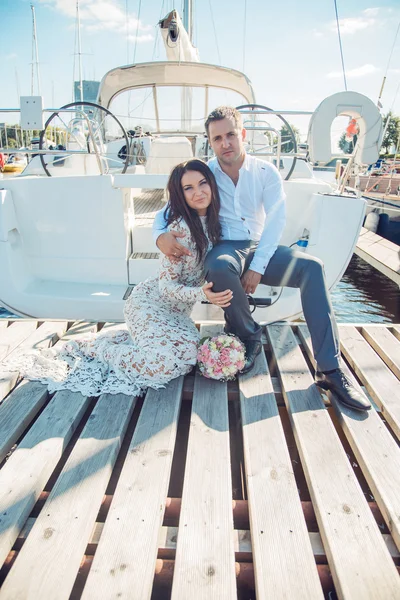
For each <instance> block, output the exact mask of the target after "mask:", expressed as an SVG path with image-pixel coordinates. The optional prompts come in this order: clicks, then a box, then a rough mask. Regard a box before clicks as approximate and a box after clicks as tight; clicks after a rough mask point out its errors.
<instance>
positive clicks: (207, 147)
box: [204, 104, 297, 181]
mask: <svg viewBox="0 0 400 600" xmlns="http://www.w3.org/2000/svg"><path fill="white" fill-rule="evenodd" d="M236 110H238V111H239V112H240V111H241V110H245V111H250V110H254V115H256V114H257V111H258V110H265V111H269V112H273V109H272V108H268V107H267V106H263V105H262V104H241V105H240V106H237V107H236ZM246 114H247V113H246ZM250 114H251V113H250ZM275 116H276V117H278V118H279V119H280V120H281V121H283V123H284V124H285V127H286V128H287V131H288V134H289V136H290V138H291V139H290V141H291V142H292V144H293V146H292V151H291V153H292V152H293V154H294V156H293V157H292V164H291V165H290V169H289V171H288V173H287V175H286V177H285V181H287V180H288V179H290V177H291V176H292V173H293V171H294V168H295V166H296V162H297V157H296V153H297V140H296V136H295V133H294V131H293V129H292V128H291V126H290V125H289V123H288V122H287V121H286V119H285V118H284V117H282V115H280V114H278V113H276V114H275ZM260 129H261V130H262V128H261V127H260ZM209 150H210V143H209V141H208V138H207V140H206V144H205V147H204V160H209V159H210V158H211V156H208V154H209ZM291 153H288V154H287V155H288V156H289V158H290V154H291ZM254 155H255V156H257V153H256V152H255V153H254ZM277 169H278V170H279V165H277Z"/></svg>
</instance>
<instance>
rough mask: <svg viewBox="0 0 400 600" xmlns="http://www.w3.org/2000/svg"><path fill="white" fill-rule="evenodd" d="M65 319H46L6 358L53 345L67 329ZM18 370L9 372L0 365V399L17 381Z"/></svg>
mask: <svg viewBox="0 0 400 600" xmlns="http://www.w3.org/2000/svg"><path fill="white" fill-rule="evenodd" d="M67 326H68V322H67V321H46V322H44V323H42V324H41V325H40V326H39V327H38V328H37V329H35V330H34V331H33V332H32V333H31V334H30V335H29V336H28V337H27V338H26V339H25V340H24V341H23V342H22V343H21V344H20V345H19V346H18V347H17V348H15V349H14V350H12V351H11V352H10V353H9V354H8V356H7V360H9V359H11V360H12V359H13V356H14V355H15V354H17V353H19V352H25V351H28V350H31V349H33V350H40V349H42V348H49V347H50V346H53V344H55V343H56V342H57V341H58V340H59V338H60V337H61V336H62V335H63V333H64V332H65V331H66V330H67ZM18 375H19V374H18V372H15V371H14V372H9V371H5V370H4V369H1V367H0V400H2V399H3V398H5V396H6V395H7V394H8V393H9V392H10V391H11V390H12V389H13V388H14V387H15V384H16V382H17V381H18V379H19V377H18Z"/></svg>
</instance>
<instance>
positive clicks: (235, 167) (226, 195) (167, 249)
mask: <svg viewBox="0 0 400 600" xmlns="http://www.w3.org/2000/svg"><path fill="white" fill-rule="evenodd" d="M205 127H206V132H207V136H208V139H209V143H210V145H211V148H212V149H213V151H214V153H215V158H213V159H212V160H210V162H209V163H208V165H209V167H210V169H211V170H212V171H213V173H214V175H215V178H216V181H217V184H218V189H219V192H220V197H221V210H220V221H221V227H222V240H221V242H220V243H219V244H217V245H216V246H214V248H213V249H212V250H211V251H210V252H209V254H208V255H207V257H206V261H205V275H206V279H207V281H212V282H214V286H213V291H214V292H219V291H223V290H226V289H230V290H231V291H232V292H233V298H232V300H231V304H230V306H229V307H227V308H225V309H224V312H225V320H226V326H225V331H227V332H231V333H234V334H235V335H237V336H238V337H239V338H240V339H241V340H242V341H243V342H244V344H245V346H246V363H245V367H244V369H243V372H248V371H250V370H251V369H252V367H253V366H254V362H255V360H256V357H257V355H258V354H259V353H260V352H261V347H262V345H261V327H260V326H259V325H258V323H256V322H255V321H254V320H253V318H252V316H251V313H250V307H249V302H248V299H247V294H253V293H254V292H255V291H256V289H257V286H258V284H259V283H263V284H265V285H269V286H288V287H292V288H293V287H294V288H299V289H300V293H301V300H302V307H303V313H304V316H305V319H306V321H307V325H308V328H309V330H310V334H311V339H312V344H313V349H314V356H315V359H316V362H317V365H318V371H317V373H316V384H317V385H319V386H320V387H322V388H324V389H330V390H331V391H333V392H335V393H336V395H337V397H338V398H339V400H341V402H343V404H345V405H346V406H348V407H350V408H354V409H357V410H368V409H369V408H370V407H371V405H370V403H369V402H368V400H367V399H366V397H364V396H363V395H362V394H360V393H359V392H358V391H357V390H356V389H355V387H354V386H353V385H352V383H351V382H350V381H349V380H348V379H347V377H346V376H345V374H344V372H343V371H342V370H341V368H340V344H339V337H338V330H337V326H336V322H335V317H334V313H333V309H332V304H331V301H330V297H329V292H328V289H327V286H326V281H325V275H324V271H323V264H322V262H321V261H320V260H319V259H318V258H315V257H312V256H310V255H308V254H303V253H302V252H299V251H296V250H293V249H291V248H288V247H286V246H279V245H278V244H279V240H280V238H281V235H282V231H283V228H284V225H285V194H284V191H283V185H282V179H281V177H280V174H279V172H278V171H277V169H276V168H275V167H274V166H273V165H272V164H271V163H267V162H264V161H262V160H260V159H258V158H255V157H254V156H250V155H248V154H246V152H245V149H244V144H243V142H244V139H245V136H246V130H245V129H244V128H243V124H242V118H241V115H240V113H239V112H238V111H237V110H236V109H235V108H232V107H229V106H220V107H219V108H216V109H215V110H214V111H212V112H211V113H210V115H209V116H208V118H207V121H206V123H205ZM153 233H154V239H155V240H156V243H157V246H158V248H159V249H160V250H161V252H163V253H164V254H166V255H167V256H170V257H175V258H179V257H180V256H182V255H183V254H187V253H188V250H187V249H186V248H184V247H183V246H182V245H181V244H179V240H178V239H177V237H178V235H177V234H176V233H173V232H168V231H167V228H166V224H165V220H164V215H163V211H160V212H159V213H158V214H157V215H156V219H155V221H154V225H153Z"/></svg>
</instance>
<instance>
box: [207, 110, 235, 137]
mask: <svg viewBox="0 0 400 600" xmlns="http://www.w3.org/2000/svg"><path fill="white" fill-rule="evenodd" d="M230 118H232V119H234V120H235V125H236V126H237V127H238V128H239V129H242V127H243V121H242V115H241V114H240V112H239V111H238V110H237V109H236V108H234V107H233V106H218V107H217V108H214V110H213V111H212V112H210V114H209V115H208V117H207V121H206V122H205V124H204V125H205V128H206V133H207V135H209V127H210V123H212V122H213V121H222V119H230Z"/></svg>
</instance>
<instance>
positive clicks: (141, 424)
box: [82, 377, 183, 600]
mask: <svg viewBox="0 0 400 600" xmlns="http://www.w3.org/2000/svg"><path fill="white" fill-rule="evenodd" d="M182 387H183V377H178V378H177V379H174V380H173V381H171V382H170V383H169V384H168V385H167V386H166V388H165V389H162V390H151V389H150V390H148V392H147V394H146V398H145V401H144V404H143V408H142V410H141V413H140V417H139V420H138V423H137V426H136V429H135V433H134V435H133V438H132V442H131V444H130V447H129V450H128V454H127V457H126V459H125V463H124V466H123V469H122V472H121V475H120V477H119V480H118V485H117V488H116V490H115V494H114V498H113V501H112V503H111V507H110V511H109V513H108V516H107V520H106V523H105V527H104V531H103V535H102V537H101V541H100V543H99V547H98V549H97V552H96V555H95V557H94V560H93V565H92V568H91V570H90V572H89V576H88V579H87V582H86V585H85V588H84V590H83V595H82V600H88V599H89V598H91V599H93V600H98V598H99V590H101V591H102V596H103V598H117V597H118V594H121V596H120V597H122V598H130V600H136V599H137V600H146V598H148V599H149V598H150V597H151V593H152V585H153V579H154V569H155V565H156V560H157V541H158V534H159V529H160V527H161V524H162V520H163V515H164V509H165V501H166V498H167V493H168V482H169V475H170V470H171V463H172V454H173V449H174V446H175V438H176V430H177V420H178V415H179V409H180V404H181V396H182Z"/></svg>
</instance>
